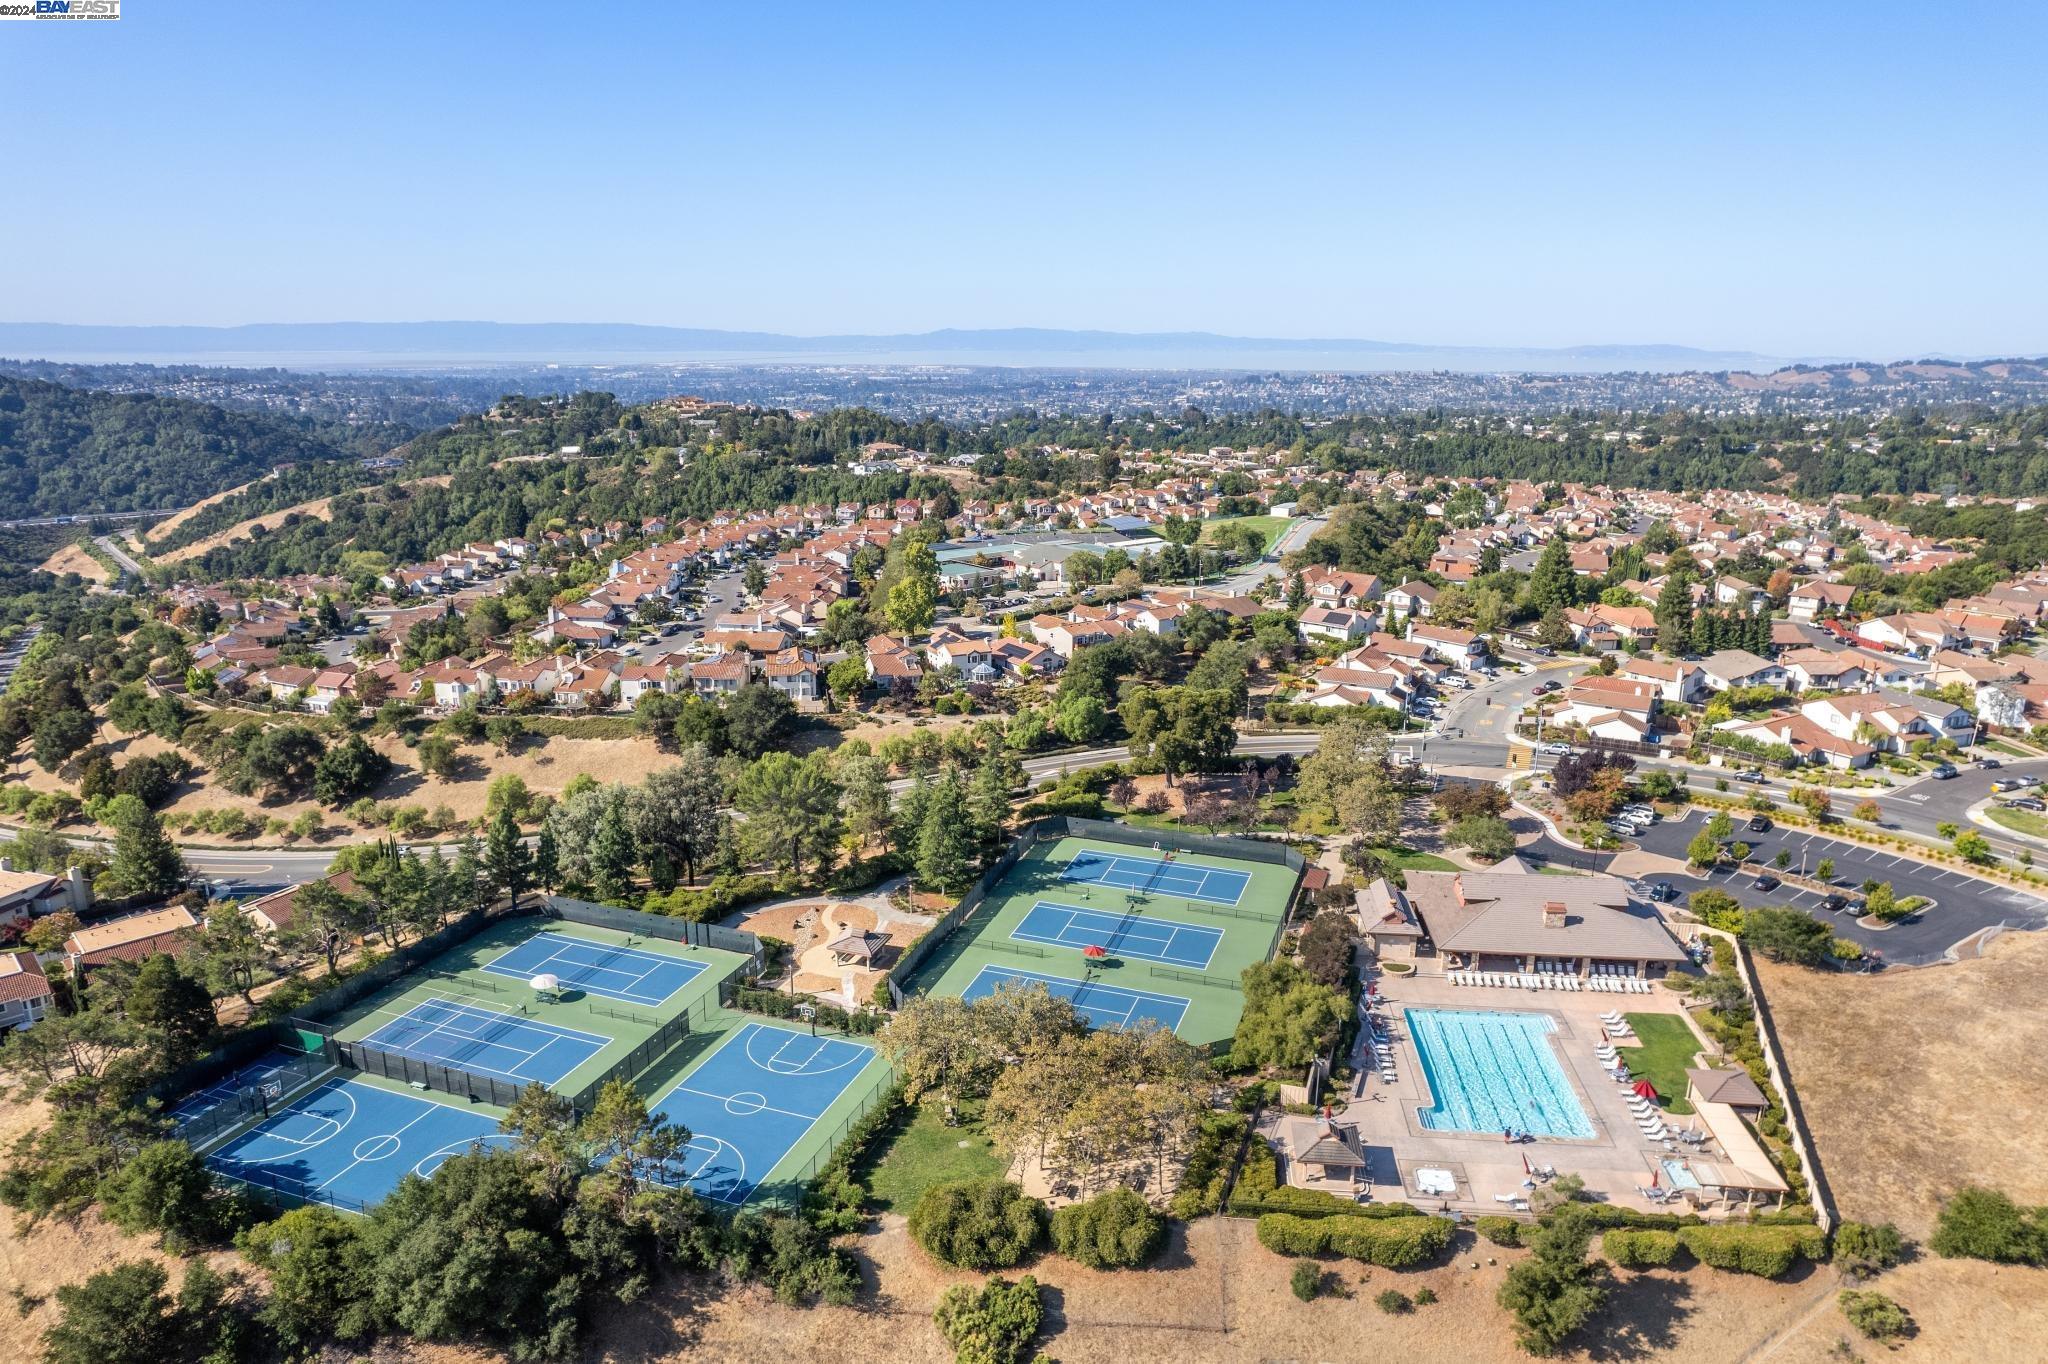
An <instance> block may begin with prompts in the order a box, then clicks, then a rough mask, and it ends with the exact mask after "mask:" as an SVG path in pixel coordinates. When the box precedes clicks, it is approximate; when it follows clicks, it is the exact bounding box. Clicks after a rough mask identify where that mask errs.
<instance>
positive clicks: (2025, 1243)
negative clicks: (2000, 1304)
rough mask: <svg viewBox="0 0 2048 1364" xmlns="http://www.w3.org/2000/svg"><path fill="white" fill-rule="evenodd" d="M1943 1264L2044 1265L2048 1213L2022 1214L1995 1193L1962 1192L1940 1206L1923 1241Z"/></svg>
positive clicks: (2030, 1210) (2035, 1210) (2032, 1210)
mask: <svg viewBox="0 0 2048 1364" xmlns="http://www.w3.org/2000/svg"><path fill="white" fill-rule="evenodd" d="M1928 1245H1929V1246H1931V1247H1932V1248H1933V1250H1934V1253H1935V1254H1936V1255H1940V1256H1943V1257H1945V1258H1947V1259H1951V1260H1954V1259H1971V1260H1991V1261H1994V1262H1996V1263H1999V1264H2018V1265H2038V1264H2042V1263H2044V1262H2048V1208H2023V1207H2021V1206H2019V1205H2018V1204H2017V1203H2014V1202H2013V1201H2012V1200H2011V1199H2010V1198H2007V1197H2006V1196H2005V1195H2004V1194H2002V1193H1999V1192H1998V1191H1997V1190H1995V1189H1982V1188H1976V1187H1965V1188H1963V1189H1961V1190H1959V1191H1958V1192H1957V1193H1956V1196H1955V1197H1954V1198H1951V1199H1950V1200H1949V1201H1948V1202H1946V1203H1944V1204H1942V1207H1941V1217H1940V1219H1939V1220H1938V1221H1937V1222H1936V1223H1935V1227H1934V1236H1933V1237H1932V1238H1931V1239H1930V1240H1929V1241H1928Z"/></svg>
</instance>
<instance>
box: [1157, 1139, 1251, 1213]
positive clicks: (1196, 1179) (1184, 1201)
mask: <svg viewBox="0 0 2048 1364" xmlns="http://www.w3.org/2000/svg"><path fill="white" fill-rule="evenodd" d="M1250 1129H1251V1121H1250V1119H1248V1118H1246V1117H1245V1116H1244V1114H1242V1113H1211V1114H1209V1115H1208V1116H1207V1117H1205V1118H1203V1119H1202V1130H1201V1133H1200V1134H1199V1135H1198V1136H1197V1137H1196V1138H1195V1144H1194V1149H1193V1150H1191V1151H1190V1152H1189V1153H1188V1163H1187V1167H1186V1168H1185V1169H1184V1170H1182V1171H1181V1176H1180V1188H1178V1189H1177V1190H1175V1191H1174V1195H1173V1215H1174V1216H1175V1217H1178V1218H1180V1219H1181V1220H1182V1221H1193V1220H1194V1219H1195V1218H1197V1217H1201V1216H1203V1215H1204V1214H1207V1213H1212V1212H1215V1211H1216V1209H1217V1208H1219V1207H1221V1206H1222V1205H1223V1180H1224V1177H1225V1176H1226V1175H1227V1174H1228V1173H1229V1166H1230V1157H1231V1156H1232V1155H1233V1154H1234V1153H1235V1152H1236V1151H1237V1148H1238V1146H1239V1145H1240V1144H1241V1143H1242V1142H1243V1141H1244V1135H1245V1133H1246V1132H1247V1131H1249V1130H1250Z"/></svg>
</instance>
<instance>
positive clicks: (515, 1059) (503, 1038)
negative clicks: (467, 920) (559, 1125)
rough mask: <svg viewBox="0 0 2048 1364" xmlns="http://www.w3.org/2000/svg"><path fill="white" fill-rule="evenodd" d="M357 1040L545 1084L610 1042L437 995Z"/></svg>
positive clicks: (556, 1080) (518, 1080)
mask: <svg viewBox="0 0 2048 1364" xmlns="http://www.w3.org/2000/svg"><path fill="white" fill-rule="evenodd" d="M362 1041H363V1043H365V1044H366V1045H368V1046H372V1047H376V1048H378V1049H380V1050H383V1051H389V1052H396V1053H398V1054H399V1055H401V1056H416V1057H418V1058H420V1059H421V1060H423V1061H435V1062H439V1063H440V1064H441V1065H444V1066H458V1067H460V1068H461V1069H463V1070H468V1071H474V1072H476V1073H477V1074H478V1075H495V1076H498V1077H499V1078H500V1079H505V1080H510V1081H512V1082H513V1083H514V1084H527V1083H530V1082H533V1081H539V1082H540V1083H541V1084H544V1085H550V1086H552V1085H555V1084H557V1083H559V1082H560V1081H561V1080H562V1078H563V1077H564V1076H566V1075H568V1074H569V1072H570V1071H572V1070H575V1069H576V1067H578V1066H580V1065H582V1064H583V1063H584V1062H585V1061H588V1060H589V1059H590V1058H591V1057H593V1056H595V1055H597V1054H598V1053H599V1052H600V1051H603V1050H604V1049H605V1048H606V1047H608V1046H610V1045H611V1043H612V1039H611V1038H609V1037H600V1036H598V1035H597V1034H596V1033H587V1032H577V1031H576V1030H575V1029H574V1028H563V1027H558V1026H556V1025H555V1024H553V1023H542V1022H539V1021H538V1020H536V1019H532V1018H526V1017H523V1016H521V1015H519V1014H516V1013H504V1012H499V1011H495V1010H491V1009H486V1008H484V1007H483V1006H481V1005H478V1004H469V1003H464V1002H463V1001H461V1000H454V999H442V998H439V997H436V998H432V999H425V1000H422V1001H420V1002H419V1003H417V1004H415V1005H413V1006H412V1007H411V1008H410V1009H408V1010H406V1011H405V1013H403V1014H402V1015H400V1016H399V1017H397V1018H394V1019H392V1020H390V1021H389V1022H387V1023H384V1024H382V1025H381V1026H379V1027H378V1029H377V1030H376V1031H375V1032H373V1033H371V1034H370V1035H369V1036H367V1037H365V1038H363V1039H362Z"/></svg>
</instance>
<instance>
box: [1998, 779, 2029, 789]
mask: <svg viewBox="0 0 2048 1364" xmlns="http://www.w3.org/2000/svg"><path fill="white" fill-rule="evenodd" d="M1991 789H1992V790H1993V791H2024V790H2026V789H2027V784H2026V783H2025V782H2023V781H2021V780H2020V779H2019V778H2018V777H2000V778H1999V779H1998V780H1997V781H1995V782H1992V783H1991Z"/></svg>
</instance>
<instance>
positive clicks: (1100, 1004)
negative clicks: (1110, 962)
mask: <svg viewBox="0 0 2048 1364" xmlns="http://www.w3.org/2000/svg"><path fill="white" fill-rule="evenodd" d="M1005 985H1043V986H1044V987H1045V988H1046V990H1047V991H1048V992H1050V993H1051V994H1052V995H1053V996H1054V997H1055V998H1058V999H1065V1000H1071V1001H1072V1002H1073V1005H1074V1007H1075V1008H1076V1009H1079V1010H1080V1011H1081V1014H1082V1016H1083V1017H1085V1018H1086V1019H1087V1020H1088V1026H1089V1027H1091V1028H1130V1027H1135V1026H1137V1025H1138V1024H1140V1023H1143V1022H1146V1021H1147V1020H1150V1021H1152V1022H1155V1023H1157V1024H1159V1026H1160V1027H1162V1028H1165V1029H1167V1030H1169V1031H1171V1030H1172V1029H1174V1028H1177V1027H1179V1026H1180V1020H1181V1018H1182V1016H1183V1015H1185V1014H1186V1013H1187V1011H1188V1001H1187V1000H1185V999H1183V998H1181V997H1179V996H1177V995H1155V994H1153V993H1151V992H1150V991H1147V990H1126V989H1125V988H1124V987H1123V986H1121V985H1104V984H1102V983H1101V982H1099V981H1082V980H1067V979H1065V978H1064V977H1061V976H1041V975H1039V974H1038V973H1037V972H1035V971H1016V970H1012V969H1011V968H1010V967H1007V966H984V967H982V968H981V970H980V971H978V972H976V973H975V976H974V979H973V980H971V981H969V982H968V983H967V988H966V989H965V990H963V991H961V993H960V997H961V998H962V999H964V1000H967V1001H968V1002H969V1003H972V1002H973V1001H975V1000H977V999H983V998H986V997H987V996H989V995H992V994H994V993H995V992H996V991H997V990H999V989H1001V988H1002V987H1003V986H1005Z"/></svg>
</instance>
